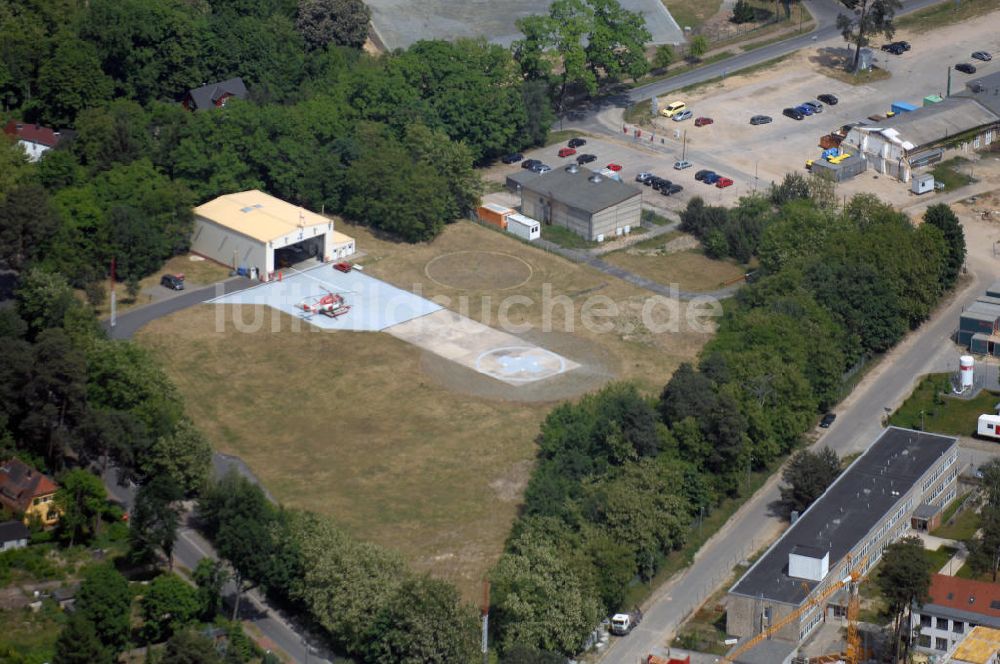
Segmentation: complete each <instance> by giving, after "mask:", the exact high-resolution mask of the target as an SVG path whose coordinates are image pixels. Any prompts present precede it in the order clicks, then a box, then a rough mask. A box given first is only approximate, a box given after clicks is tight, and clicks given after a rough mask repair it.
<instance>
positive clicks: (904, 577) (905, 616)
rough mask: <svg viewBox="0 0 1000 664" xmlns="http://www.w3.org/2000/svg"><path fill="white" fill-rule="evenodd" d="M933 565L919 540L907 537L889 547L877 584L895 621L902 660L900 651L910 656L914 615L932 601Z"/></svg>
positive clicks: (896, 650)
mask: <svg viewBox="0 0 1000 664" xmlns="http://www.w3.org/2000/svg"><path fill="white" fill-rule="evenodd" d="M933 571H934V570H933V569H932V568H931V561H930V559H929V558H927V556H925V555H924V545H923V542H922V541H921V540H920V538H919V537H904V538H903V539H901V540H899V541H898V542H894V543H892V544H890V545H889V546H888V547H886V549H885V551H884V552H883V554H882V564H881V566H880V569H879V575H878V577H877V578H876V580H875V582H876V583H877V584H878V587H879V590H880V591H882V596H883V597H884V598H885V600H886V602H887V604H888V608H889V615H891V616H892V619H893V627H894V635H895V638H894V640H893V653H894V654H895V659H894V660H893V661H898V660H899V648H900V646H901V645H902V647H903V649H904V652H905V653H909V647H910V629H909V626H910V613H911V612H912V611H913V608H914V607H916V608H918V609H919V608H920V607H921V606H922V605H923V603H924V602H925V601H927V599H928V598H929V596H928V591H929V590H930V587H931V573H932V572H933Z"/></svg>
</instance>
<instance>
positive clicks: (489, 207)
mask: <svg viewBox="0 0 1000 664" xmlns="http://www.w3.org/2000/svg"><path fill="white" fill-rule="evenodd" d="M512 214H514V211H513V210H511V209H510V208H509V207H506V206H503V205H499V204H497V203H484V204H483V205H480V206H479V207H478V208H476V216H477V217H479V221H481V222H483V223H484V224H489V225H491V226H496V227H497V228H502V229H503V230H507V218H508V217H509V216H510V215H512Z"/></svg>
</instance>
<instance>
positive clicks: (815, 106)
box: [802, 101, 823, 113]
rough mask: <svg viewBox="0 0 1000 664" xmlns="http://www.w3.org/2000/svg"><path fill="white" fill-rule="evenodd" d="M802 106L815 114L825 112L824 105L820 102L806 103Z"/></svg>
mask: <svg viewBox="0 0 1000 664" xmlns="http://www.w3.org/2000/svg"><path fill="white" fill-rule="evenodd" d="M802 105H803V106H805V107H806V108H811V109H812V111H813V113H822V112H823V104H821V103H819V102H818V101H804V102H802Z"/></svg>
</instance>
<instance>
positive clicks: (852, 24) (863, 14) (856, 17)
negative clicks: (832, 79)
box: [837, 0, 903, 71]
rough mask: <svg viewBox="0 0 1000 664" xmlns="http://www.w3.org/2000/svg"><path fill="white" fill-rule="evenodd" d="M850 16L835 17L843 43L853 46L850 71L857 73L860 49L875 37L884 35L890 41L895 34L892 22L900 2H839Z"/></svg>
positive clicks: (882, 0) (886, 0)
mask: <svg viewBox="0 0 1000 664" xmlns="http://www.w3.org/2000/svg"><path fill="white" fill-rule="evenodd" d="M840 1H841V2H842V3H843V4H844V6H845V7H847V9H849V10H850V11H851V13H850V14H838V15H837V28H838V29H840V34H841V35H843V37H844V41H846V42H849V43H852V44H854V47H855V48H854V60H853V62H852V64H851V71H857V69H858V62H860V60H861V49H862V48H863V47H865V46H868V44H869V43H870V42H871V38H872V37H875V36H877V35H885V37H886V38H887V39H892V36H893V35H894V34H896V26H895V25H894V24H893V20H894V19H895V18H896V12H897V11H899V10H900V9H902V7H903V3H902V2H900V0H840Z"/></svg>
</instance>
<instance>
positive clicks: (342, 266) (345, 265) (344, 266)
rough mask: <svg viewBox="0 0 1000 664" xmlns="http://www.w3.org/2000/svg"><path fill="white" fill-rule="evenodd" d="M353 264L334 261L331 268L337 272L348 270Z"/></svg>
mask: <svg viewBox="0 0 1000 664" xmlns="http://www.w3.org/2000/svg"><path fill="white" fill-rule="evenodd" d="M353 267H354V266H353V265H351V264H350V263H334V264H333V269H334V270H337V271H339V272H345V273H346V272H350V271H351V269H352V268H353Z"/></svg>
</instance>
